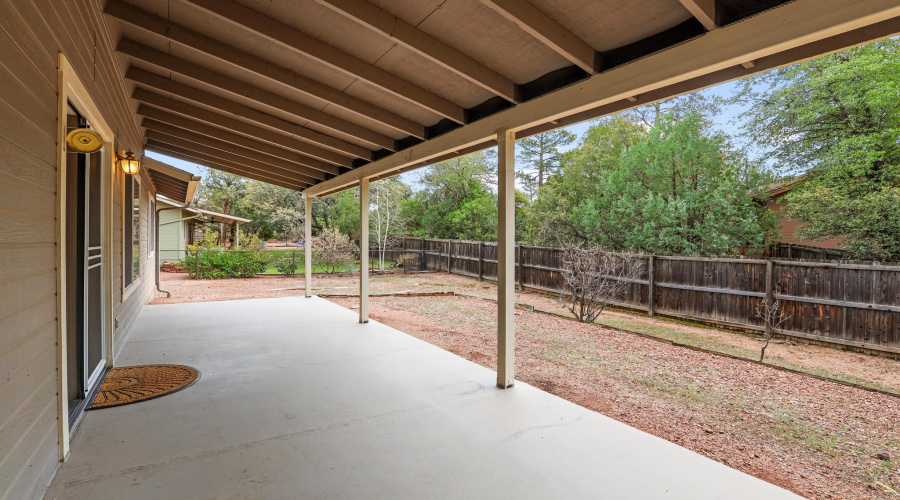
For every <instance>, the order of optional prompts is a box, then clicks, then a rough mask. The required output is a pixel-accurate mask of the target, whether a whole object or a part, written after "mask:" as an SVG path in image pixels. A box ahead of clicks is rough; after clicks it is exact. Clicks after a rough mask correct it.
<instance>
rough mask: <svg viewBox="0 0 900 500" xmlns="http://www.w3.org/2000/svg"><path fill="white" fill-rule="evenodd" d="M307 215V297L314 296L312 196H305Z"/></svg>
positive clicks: (305, 263) (304, 258)
mask: <svg viewBox="0 0 900 500" xmlns="http://www.w3.org/2000/svg"><path fill="white" fill-rule="evenodd" d="M305 199H306V217H304V221H303V275H304V279H305V281H304V285H303V289H304V290H306V298H310V297H312V266H313V263H312V196H309V195H307V196H305Z"/></svg>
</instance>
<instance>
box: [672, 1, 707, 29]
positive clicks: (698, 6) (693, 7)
mask: <svg viewBox="0 0 900 500" xmlns="http://www.w3.org/2000/svg"><path fill="white" fill-rule="evenodd" d="M678 1H679V2H681V5H684V8H685V9H687V10H688V12H690V13H691V15H692V16H694V17H695V18H696V19H697V20H698V21H700V24H702V25H703V27H704V28H706V31H712V30H714V29H716V0H678Z"/></svg>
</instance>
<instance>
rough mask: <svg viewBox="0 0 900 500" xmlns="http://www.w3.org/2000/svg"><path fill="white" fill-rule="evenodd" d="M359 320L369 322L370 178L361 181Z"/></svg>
mask: <svg viewBox="0 0 900 500" xmlns="http://www.w3.org/2000/svg"><path fill="white" fill-rule="evenodd" d="M359 322H360V323H368V322H369V179H367V178H363V179H360V181H359Z"/></svg>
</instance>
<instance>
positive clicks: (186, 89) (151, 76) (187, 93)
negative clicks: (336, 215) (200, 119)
mask: <svg viewBox="0 0 900 500" xmlns="http://www.w3.org/2000/svg"><path fill="white" fill-rule="evenodd" d="M125 78H127V79H129V80H131V81H133V82H135V83H139V84H141V85H146V86H148V87H152V88H154V89H156V90H159V91H162V92H167V93H169V94H172V95H176V96H178V97H182V98H184V99H188V100H190V101H193V102H196V103H200V104H203V105H205V106H209V107H211V108H214V109H218V110H220V111H223V112H226V113H231V114H233V115H236V116H239V117H241V118H244V119H246V120H250V121H253V122H256V123H259V124H262V125H266V126H269V127H272V128H274V129H276V130H280V131H282V132H285V133H289V134H292V135H294V136H296V137H298V138H300V139H303V140H306V141H309V142H312V143H315V144H316V146H324V147H326V148H330V149H333V150H335V151H339V152H341V153H345V154H348V155H352V156H355V157H357V158H362V159H364V160H371V159H372V151H370V150H368V149H366V148H363V147H360V146H357V145H355V144H350V143H349V142H346V141H342V140H340V139H336V138H334V137H331V136H329V135H325V134H322V133H320V132H316V131H315V130H312V129H308V128H306V127H304V126H303V125H298V124H296V123H294V122H290V121H287V120H285V119H283V118H279V117H277V116H274V115H270V114H268V113H264V112H262V111H259V110H257V109H254V108H251V107H249V106H244V105H243V104H240V103H237V102H235V101H232V100H230V99H226V98H224V97H220V96H217V95H215V94H210V93H209V92H206V91H203V90H200V89H198V88H194V87H191V86H190V85H185V84H183V83H179V82H176V81H174V80H170V79H168V78H166V77H163V76H159V75H157V74H155V73H151V72H149V71H144V70H142V69H140V68H136V67H134V66H132V67H130V68H128V71H127V72H126V73H125ZM318 149H320V150H321V151H322V153H320V154H314V153H312V152H311V151H310V153H309V154H312V155H313V156H316V157H317V158H321V159H323V160H326V161H329V159H330V158H334V156H336V155H337V154H336V152H332V153H331V154H327V151H329V150H328V149H322V148H318Z"/></svg>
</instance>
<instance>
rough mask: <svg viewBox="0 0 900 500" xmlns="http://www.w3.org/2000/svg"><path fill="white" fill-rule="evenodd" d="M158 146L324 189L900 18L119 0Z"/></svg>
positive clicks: (677, 5) (760, 11)
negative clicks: (501, 134)
mask: <svg viewBox="0 0 900 500" xmlns="http://www.w3.org/2000/svg"><path fill="white" fill-rule="evenodd" d="M105 12H106V14H107V15H108V16H109V17H110V18H111V19H113V20H115V22H111V23H110V25H111V28H112V30H113V32H114V38H115V37H116V35H118V38H119V40H120V41H119V42H118V49H117V50H118V51H119V53H120V54H122V55H123V57H122V59H121V62H122V63H124V64H125V68H124V72H125V74H126V79H127V81H128V85H129V87H130V89H129V91H130V92H131V95H132V97H133V99H134V100H136V101H137V102H138V103H139V106H138V108H137V113H138V114H139V115H140V116H141V117H142V120H143V121H142V122H141V125H142V126H143V127H144V129H145V146H146V149H148V150H154V151H157V152H160V153H163V154H167V155H171V156H174V157H177V158H181V159H188V160H190V161H194V162H196V163H200V164H203V165H207V166H210V167H212V168H217V169H221V170H224V171H228V172H232V173H236V174H240V175H243V176H246V177H249V178H253V179H257V180H261V181H264V182H269V183H272V184H276V185H279V186H283V187H287V188H290V189H296V190H300V191H303V192H304V193H305V194H307V195H310V196H320V195H325V194H329V193H334V192H337V191H339V190H342V189H347V188H349V187H354V186H356V185H358V184H359V181H360V180H361V179H363V178H368V179H370V180H377V179H379V178H383V177H386V176H391V175H396V174H397V173H400V172H403V171H407V170H411V169H414V168H419V167H422V166H426V165H428V164H431V163H434V162H438V161H441V160H445V159H449V158H452V157H455V156H459V155H462V154H466V153H468V152H472V151H475V150H479V149H483V148H486V147H491V146H493V145H496V140H497V133H498V131H501V130H502V131H504V132H513V133H514V134H515V137H516V138H522V137H525V136H528V135H532V134H535V133H539V132H542V131H546V130H549V129H552V128H557V127H563V126H567V125H571V124H574V123H578V122H581V121H585V120H590V119H593V118H597V117H600V116H604V115H608V114H611V113H615V112H618V111H622V110H625V109H629V108H633V107H636V106H640V105H644V104H647V103H651V102H654V101H656V100H659V99H664V98H668V97H672V96H676V95H680V94H683V93H686V92H691V91H694V90H698V89H701V88H704V87H707V86H710V85H714V84H717V83H721V82H724V81H728V80H733V79H737V78H741V77H744V76H748V75H752V74H755V73H759V72H763V71H767V70H770V69H772V68H776V67H780V66H784V65H787V64H791V63H794V62H797V61H801V60H804V59H808V58H812V57H816V56H820V55H822V54H826V53H830V52H835V51H839V50H842V49H846V48H848V47H852V46H855V45H860V44H863V43H866V42H870V41H873V40H876V39H881V38H885V37H889V36H892V35H894V34H896V33H898V32H900V18H898V16H900V6H898V5H897V3H896V2H895V1H891V0H866V1H863V2H860V1H855V0H793V1H788V0H762V1H756V2H742V1H736V0H702V1H701V0H680V2H675V1H667V0H640V1H633V2H578V1H575V0H553V1H551V0H532V2H530V3H529V2H520V1H513V0H483V1H476V0H460V1H457V2H450V3H447V2H443V3H441V2H436V1H434V2H419V3H416V2H413V3H408V2H401V1H388V2H379V3H378V6H376V5H375V4H373V3H369V2H367V1H364V0H315V1H310V2H303V3H280V4H269V3H264V2H252V1H243V2H240V3H239V2H237V1H234V0H185V1H183V2H176V3H174V4H171V5H170V4H169V3H168V2H154V1H141V2H138V1H133V0H129V1H128V2H125V1H122V0H111V1H109V2H108V4H107V6H106V9H105Z"/></svg>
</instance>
